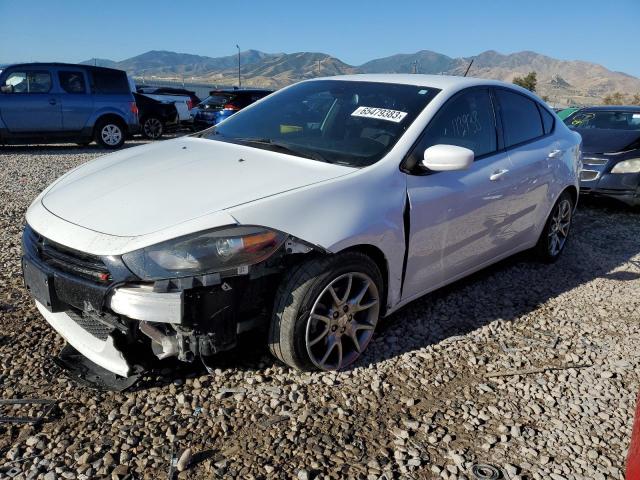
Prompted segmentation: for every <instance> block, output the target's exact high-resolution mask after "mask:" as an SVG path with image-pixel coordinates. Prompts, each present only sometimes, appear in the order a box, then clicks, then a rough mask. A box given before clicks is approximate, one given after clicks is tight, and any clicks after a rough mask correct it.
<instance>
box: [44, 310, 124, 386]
mask: <svg viewBox="0 0 640 480" xmlns="http://www.w3.org/2000/svg"><path fill="white" fill-rule="evenodd" d="M36 307H38V310H39V311H40V313H41V314H42V316H43V317H44V318H45V320H46V321H47V322H48V323H49V325H51V326H52V327H53V328H54V330H55V331H56V332H58V333H59V334H60V335H61V336H62V337H63V338H64V339H65V340H66V341H67V342H68V343H69V344H70V345H72V346H73V347H74V348H75V349H76V350H78V351H79V352H80V353H82V355H84V356H85V357H87V358H88V359H89V360H91V361H92V362H94V363H96V364H98V365H100V366H101V367H104V368H105V369H107V370H109V371H110V372H113V373H115V374H117V375H121V376H123V377H127V376H129V375H130V374H131V373H132V369H131V366H130V365H129V363H128V362H127V360H126V359H125V358H124V355H123V354H122V352H121V351H120V350H118V349H117V348H116V346H115V345H114V343H113V337H112V336H111V335H109V336H108V337H107V339H106V340H100V339H99V338H97V337H95V336H93V335H92V334H91V333H89V332H87V331H86V330H85V329H84V328H82V327H81V326H80V325H78V324H77V323H76V322H75V321H74V320H73V319H72V318H71V317H70V316H69V315H67V314H66V313H64V312H58V313H52V312H50V311H49V310H47V309H46V308H45V307H44V306H43V305H42V304H41V303H40V302H38V301H36Z"/></svg>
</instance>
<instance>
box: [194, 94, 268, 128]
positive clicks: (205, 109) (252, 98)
mask: <svg viewBox="0 0 640 480" xmlns="http://www.w3.org/2000/svg"><path fill="white" fill-rule="evenodd" d="M270 93H273V90H266V89H261V88H253V89H248V88H247V89H237V88H234V89H225V90H211V91H210V92H209V96H208V97H207V98H205V99H204V100H203V101H202V102H201V103H200V104H198V106H197V107H196V108H194V109H193V110H192V112H191V114H192V115H193V128H194V130H203V129H205V128H208V127H211V126H213V125H216V124H218V123H220V122H221V121H222V120H224V119H225V118H227V117H230V116H231V115H233V114H234V113H236V112H237V111H238V110H242V109H243V108H245V107H248V106H249V105H251V104H252V103H253V102H256V101H258V100H260V99H261V98H263V97H266V96H267V95H269V94H270Z"/></svg>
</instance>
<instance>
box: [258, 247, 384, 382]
mask: <svg viewBox="0 0 640 480" xmlns="http://www.w3.org/2000/svg"><path fill="white" fill-rule="evenodd" d="M349 277H351V278H352V279H353V280H351V279H349ZM343 278H344V280H341V279H343ZM367 279H368V280H369V281H371V284H373V285H374V287H375V290H374V288H373V287H371V288H370V290H367V293H366V294H365V297H364V298H367V300H366V302H368V303H371V306H370V307H369V306H366V305H365V306H362V305H361V302H362V301H363V297H361V298H360V300H359V301H358V306H359V307H360V308H362V310H358V309H356V308H355V306H354V304H353V303H351V302H350V301H347V302H345V303H344V304H342V305H343V307H346V308H347V309H348V308H349V307H348V306H347V305H351V306H352V307H353V310H352V312H349V313H348V312H347V310H345V311H344V313H342V307H340V312H341V313H340V314H339V315H340V318H336V317H334V316H333V315H335V314H336V313H337V312H336V311H335V310H331V309H329V307H326V308H327V316H326V317H324V318H326V319H327V320H330V321H332V322H335V324H330V323H325V322H320V323H322V324H326V325H327V327H326V332H325V335H326V337H327V338H323V341H324V342H325V344H324V345H325V346H326V345H327V344H328V343H329V342H328V341H327V340H328V337H333V338H336V337H337V336H338V335H339V336H340V338H341V340H340V347H339V358H340V360H339V361H336V365H337V366H335V367H333V366H330V367H327V364H328V359H327V361H326V362H323V363H324V365H325V366H324V367H322V366H320V365H319V364H318V360H317V357H316V359H315V360H314V359H312V356H310V352H312V353H313V352H314V351H313V349H314V348H323V345H322V341H321V342H318V341H317V340H316V342H317V343H316V345H317V347H316V346H314V343H313V342H309V341H308V340H309V339H308V336H309V335H311V333H310V332H311V328H312V323H313V322H315V323H318V322H317V321H315V320H312V318H311V313H312V310H313V307H314V306H316V308H325V307H324V306H323V305H322V304H321V303H320V300H321V299H322V298H325V297H322V296H323V295H328V293H326V292H327V289H328V288H329V285H332V286H333V285H335V286H336V288H338V286H339V284H338V283H335V282H344V283H343V284H345V288H344V290H339V288H338V291H336V292H335V293H338V292H339V293H340V296H344V297H345V298H346V299H348V294H349V292H348V290H349V289H351V287H352V286H353V287H354V291H355V289H357V288H359V289H360V290H358V291H359V292H360V293H361V292H362V291H364V290H365V289H366V288H369V287H366V285H367V284H368V281H367ZM347 282H348V287H347V286H346V283H347ZM360 282H361V283H360ZM358 285H360V287H358ZM383 287H384V285H383V280H382V275H381V274H380V270H379V269H378V267H377V265H376V264H375V262H373V260H371V258H369V257H368V256H367V255H365V254H363V253H359V252H346V253H343V254H336V255H331V256H328V257H322V258H316V259H312V260H310V261H308V262H305V263H302V264H300V265H298V266H296V267H294V268H293V269H292V270H291V271H290V272H289V273H288V274H287V275H286V276H285V278H283V280H282V283H281V284H280V286H279V288H278V291H277V293H276V297H275V302H274V310H273V315H272V318H271V324H270V327H269V334H268V343H269V349H270V350H271V353H272V354H273V355H274V356H275V357H276V358H277V359H279V360H280V361H282V362H283V363H286V364H287V365H289V366H291V367H294V368H297V369H299V370H333V369H336V368H343V367H345V366H347V365H348V364H350V363H352V362H353V361H355V360H356V359H357V358H358V357H359V356H360V354H361V353H362V352H363V351H364V349H365V348H366V346H367V345H368V343H369V341H370V339H371V335H373V331H374V329H375V325H376V324H377V321H378V319H379V316H380V312H381V311H382V309H383V308H382V307H383V305H382V303H383V301H384V299H383V295H384V288H383ZM376 294H377V299H376V298H375V297H376ZM376 301H377V306H375V302H376ZM339 305H340V304H339ZM357 315H366V316H367V318H366V319H365V317H363V316H360V317H356V316H357ZM352 317H353V319H352ZM374 317H375V319H374ZM339 322H343V323H342V324H341V325H340V326H339V327H338V331H335V330H332V329H333V328H334V327H336V325H337V324H338V323H339ZM349 322H351V323H349ZM354 325H357V326H355V327H354ZM364 325H366V328H364V329H362V330H359V329H360V328H361V327H362V326H364ZM316 326H317V325H316ZM345 328H346V329H349V331H348V333H345ZM354 332H355V333H354ZM358 332H360V333H358ZM312 335H313V336H314V338H315V337H316V336H317V333H313V334H312ZM343 335H344V337H343ZM350 335H354V336H355V337H354V336H350ZM358 335H360V339H361V340H362V343H361V344H359V346H358V347H357V348H356V346H355V345H356V340H353V339H354V338H357V337H358ZM321 336H322V335H321ZM342 342H345V343H344V346H343V343H342ZM347 342H348V343H347ZM308 343H311V345H308ZM326 348H327V349H328V350H331V348H328V347H326ZM332 348H333V347H332ZM349 348H350V349H351V350H354V352H351V351H349V352H348V355H347V354H346V353H344V352H345V351H347V350H348V349H349ZM334 350H338V349H334ZM355 350H357V351H355ZM354 353H355V354H356V355H355V357H354V356H353V355H354ZM343 354H344V358H343ZM332 355H333V356H337V355H338V353H337V352H333V353H332ZM352 357H353V358H352ZM343 360H344V362H343Z"/></svg>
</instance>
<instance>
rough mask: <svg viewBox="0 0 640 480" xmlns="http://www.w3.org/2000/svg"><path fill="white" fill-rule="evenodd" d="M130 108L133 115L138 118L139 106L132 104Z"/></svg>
mask: <svg viewBox="0 0 640 480" xmlns="http://www.w3.org/2000/svg"><path fill="white" fill-rule="evenodd" d="M129 108H130V109H131V113H133V114H134V115H135V116H136V117H137V116H138V105H136V102H131V103H130V104H129Z"/></svg>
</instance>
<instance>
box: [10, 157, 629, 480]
mask: <svg viewBox="0 0 640 480" xmlns="http://www.w3.org/2000/svg"><path fill="white" fill-rule="evenodd" d="M103 153H104V151H102V150H99V149H97V148H95V147H88V148H76V147H72V146H51V147H34V148H32V147H15V148H13V147H12V148H2V147H0V240H2V242H3V243H2V245H3V246H2V248H1V249H0V317H1V322H0V325H2V330H0V391H1V392H2V394H1V396H2V397H4V398H9V397H25V398H26V397H46V398H57V399H59V406H60V416H59V418H57V419H55V420H53V421H51V422H48V423H44V424H43V425H42V426H40V427H38V428H33V427H30V426H20V425H8V424H0V458H1V459H2V460H1V461H0V478H1V477H2V476H3V475H4V473H3V472H5V471H6V467H5V464H7V462H10V461H15V463H14V464H13V465H16V466H17V467H18V468H19V470H20V472H21V473H20V474H19V475H20V476H18V477H17V478H40V479H42V478H44V479H46V480H53V479H60V478H77V479H85V478H86V479H93V478H126V476H127V475H131V476H132V478H165V477H166V472H167V471H168V468H169V462H170V455H171V451H172V445H173V448H174V449H175V452H183V451H184V450H185V449H187V448H190V449H191V459H190V460H191V461H190V462H189V465H188V467H186V468H185V470H184V471H183V472H181V473H180V477H179V478H191V479H199V478H255V479H258V478H278V479H279V478H309V479H317V478H323V479H325V478H336V479H337V478H357V479H378V478H444V479H463V478H467V479H471V478H472V477H471V473H470V471H471V467H472V466H473V465H474V464H477V463H487V464H491V465H495V466H497V467H498V468H500V469H501V470H502V471H503V472H504V473H505V474H506V475H508V476H509V478H511V479H516V478H520V479H545V480H546V479H557V480H560V479H568V480H569V479H584V480H591V479H600V478H603V479H605V478H606V479H622V478H623V476H624V474H623V472H624V461H625V455H626V449H627V445H628V439H629V435H630V433H631V424H632V416H633V413H634V408H635V396H636V394H637V392H638V389H639V381H638V374H637V372H638V371H639V369H638V368H639V366H640V365H639V363H640V354H639V352H640V308H639V307H640V295H639V294H640V242H638V238H640V214H638V213H634V212H631V211H628V210H625V209H622V208H616V207H602V206H598V205H596V204H593V203H592V204H589V205H581V207H580V209H579V211H578V213H577V216H576V219H575V220H576V221H575V225H574V229H573V232H572V237H571V239H570V242H569V244H568V246H567V250H566V251H565V253H564V255H563V257H562V258H561V259H560V261H559V262H557V263H556V264H554V265H540V264H537V263H535V262H533V261H531V260H530V259H529V258H528V257H527V256H526V255H520V256H518V257H516V258H513V259H510V260H507V261H505V262H502V263H501V264H499V265H497V266H494V267H491V268H489V269H487V270H484V271H483V272H480V273H479V274H476V275H474V276H473V277H471V278H469V279H466V280H463V281H461V282H458V283H457V284H455V285H452V286H450V287H446V288H444V289H442V290H440V291H438V292H436V293H434V294H432V295H430V296H429V297H427V298H424V299H421V300H418V301H416V302H414V303H412V304H411V305H409V306H408V307H407V308H405V309H403V310H402V311H401V312H398V313H396V314H394V315H393V316H392V317H391V318H390V319H388V320H386V321H384V322H383V323H382V325H381V328H380V331H379V332H378V333H377V335H376V336H375V337H374V340H373V341H372V343H371V344H370V346H369V349H368V351H367V352H366V354H365V355H364V357H363V358H362V359H361V361H359V362H358V363H357V365H356V366H354V367H353V368H351V369H349V370H347V371H345V372H341V373H326V374H319V373H299V372H295V371H292V370H289V369H287V368H285V367H284V366H282V365H280V364H278V363H276V362H275V361H274V360H273V359H272V358H271V357H270V356H269V355H268V353H267V349H266V348H265V346H264V344H263V342H264V339H263V338H261V337H260V335H254V336H249V337H247V338H243V339H242V341H241V343H240V345H239V347H238V348H237V349H235V350H234V351H232V352H228V353H226V354H224V355H221V356H220V357H219V358H217V359H216V365H215V366H214V367H215V371H214V373H213V374H212V375H206V374H204V373H202V370H196V369H192V370H187V371H186V372H185V373H183V374H181V375H179V376H177V377H171V376H168V377H167V378H165V379H158V378H151V379H149V381H148V383H147V384H146V386H145V387H144V388H142V389H138V390H136V391H133V392H128V393H122V394H117V393H111V392H107V393H105V392H96V391H92V390H89V389H86V388H83V387H79V386H77V385H75V384H71V383H69V382H68V381H67V380H66V379H64V378H59V377H57V376H56V375H54V374H51V373H50V372H51V370H50V360H49V357H50V355H52V354H53V353H54V352H56V351H57V350H58V349H60V347H61V346H62V344H63V342H62V340H61V339H60V338H59V337H58V336H57V335H55V334H54V333H53V332H52V330H51V329H50V328H49V327H48V326H47V325H46V323H45V322H44V320H43V319H42V318H41V317H40V316H39V315H38V313H37V311H36V309H35V308H34V306H33V304H32V302H31V301H30V300H29V298H28V296H27V294H26V292H25V291H24V289H23V287H22V280H21V277H20V262H19V258H20V232H21V229H22V225H23V220H24V213H25V210H26V208H27V207H28V205H29V203H30V202H31V201H32V200H33V198H35V196H36V195H37V194H38V193H39V192H40V191H41V190H42V189H43V188H44V187H45V186H46V185H47V184H49V183H50V182H51V181H53V180H54V179H55V178H57V177H58V176H60V175H61V174H63V173H64V172H66V171H68V170H69V169H71V168H73V167H75V166H76V165H79V164H81V163H83V162H86V161H88V160H90V159H92V158H95V157H97V156H98V155H102V154H103ZM572 365H573V366H575V368H570V367H571V366H572ZM548 367H552V368H556V370H542V371H539V372H537V373H522V374H518V373H517V372H522V371H531V370H533V369H543V368H548ZM578 367H580V368H578ZM506 371H508V372H511V373H510V374H509V375H506V376H495V377H487V376H486V375H487V374H488V373H496V372H506ZM514 372H515V373H514ZM158 380H160V381H158ZM5 413H6V412H5ZM9 413H11V414H16V413H17V412H14V411H11V412H9ZM21 413H22V414H33V413H35V412H30V413H29V412H28V410H22V411H21ZM385 476H386V477H385Z"/></svg>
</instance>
